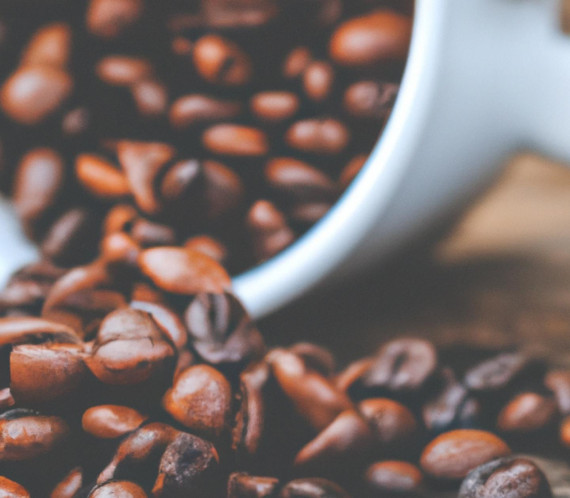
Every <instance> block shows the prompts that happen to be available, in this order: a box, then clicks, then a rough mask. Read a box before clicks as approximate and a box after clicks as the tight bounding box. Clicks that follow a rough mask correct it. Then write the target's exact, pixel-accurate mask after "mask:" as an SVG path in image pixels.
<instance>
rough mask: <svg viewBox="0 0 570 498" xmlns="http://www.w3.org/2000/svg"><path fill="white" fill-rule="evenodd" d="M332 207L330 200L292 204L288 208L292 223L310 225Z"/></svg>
mask: <svg viewBox="0 0 570 498" xmlns="http://www.w3.org/2000/svg"><path fill="white" fill-rule="evenodd" d="M331 207H332V203H330V202H306V203H299V204H296V205H294V206H293V207H292V208H291V209H290V210H289V217H290V218H291V223H292V224H297V225H302V226H304V227H306V228H309V227H311V226H312V225H314V224H315V223H316V222H317V221H319V220H320V219H321V218H323V217H324V216H325V214H327V213H328V212H329V210H330V208H331Z"/></svg>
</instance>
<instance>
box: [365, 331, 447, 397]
mask: <svg viewBox="0 0 570 498" xmlns="http://www.w3.org/2000/svg"><path fill="white" fill-rule="evenodd" d="M436 368H437V352H436V350H435V348H434V346H433V345H432V344H431V343H430V342H428V341H425V340H423V339H413V338H405V339H395V340H393V341H390V342H388V343H387V344H385V345H384V346H382V348H381V349H380V350H379V351H378V353H377V354H376V358H375V360H374V363H373V364H372V365H371V367H370V369H369V370H368V371H367V372H366V373H365V374H364V376H363V377H362V384H363V385H364V386H365V387H366V388H368V389H377V390H386V391H388V392H404V393H405V392H410V391H417V390H419V389H421V388H422V387H423V386H425V385H426V383H427V382H428V381H429V380H430V379H431V378H432V377H433V375H434V373H435V371H436Z"/></svg>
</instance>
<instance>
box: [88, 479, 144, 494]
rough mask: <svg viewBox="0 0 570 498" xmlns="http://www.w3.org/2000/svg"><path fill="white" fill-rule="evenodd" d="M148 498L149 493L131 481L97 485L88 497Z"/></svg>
mask: <svg viewBox="0 0 570 498" xmlns="http://www.w3.org/2000/svg"><path fill="white" fill-rule="evenodd" d="M115 497H120V498H147V497H148V495H147V494H146V493H145V491H144V489H143V488H141V487H140V486H139V485H138V484H135V483H134V482H129V481H112V482H108V483H105V484H103V485H101V486H97V487H96V488H95V489H94V490H93V491H91V493H89V497H88V498H115Z"/></svg>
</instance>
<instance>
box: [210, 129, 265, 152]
mask: <svg viewBox="0 0 570 498" xmlns="http://www.w3.org/2000/svg"><path fill="white" fill-rule="evenodd" d="M202 142H203V144H204V147H206V149H208V150H209V151H210V152H213V153H214V154H220V155H227V156H238V157H241V156H245V157H255V156H263V155H265V154H267V152H268V151H269V145H268V143H267V137H266V136H265V133H264V132H263V131H261V130H260V129H257V128H251V127H247V126H239V125H233V124H218V125H215V126H212V127H211V128H208V129H207V130H206V131H205V132H204V135H203V136H202Z"/></svg>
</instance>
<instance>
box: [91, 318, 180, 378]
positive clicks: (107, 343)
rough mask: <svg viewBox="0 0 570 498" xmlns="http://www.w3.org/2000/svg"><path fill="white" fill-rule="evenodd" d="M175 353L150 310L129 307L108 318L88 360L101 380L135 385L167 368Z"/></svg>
mask: <svg viewBox="0 0 570 498" xmlns="http://www.w3.org/2000/svg"><path fill="white" fill-rule="evenodd" d="M174 354H175V353H174V348H173V346H172V345H171V344H170V343H169V342H168V341H167V340H166V339H165V337H164V335H163V334H162V332H161V331H160V329H159V327H158V326H157V324H156V322H155V321H154V320H153V319H152V318H151V316H150V315H149V314H148V313H145V312H143V311H138V310H133V309H129V308H125V309H120V310H117V311H113V312H112V313H110V314H109V315H107V316H106V317H105V319H104V320H103V322H102V323H101V327H100V328H99V332H98V333H97V337H96V338H95V341H94V343H93V349H92V352H91V355H89V356H87V357H86V359H85V362H86V363H87V366H88V367H89V370H91V372H92V373H93V375H95V377H97V378H98V379H99V380H100V381H101V382H104V383H106V384H117V385H131V384H136V383H139V382H143V381H145V380H147V379H149V378H150V377H151V376H152V375H154V374H156V373H158V372H160V371H163V370H164V369H165V368H167V367H168V366H169V364H171V363H172V362H173V359H174Z"/></svg>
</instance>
